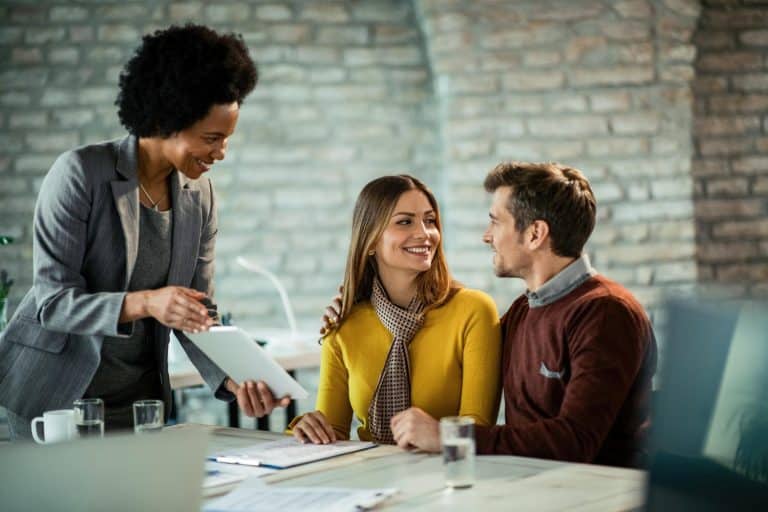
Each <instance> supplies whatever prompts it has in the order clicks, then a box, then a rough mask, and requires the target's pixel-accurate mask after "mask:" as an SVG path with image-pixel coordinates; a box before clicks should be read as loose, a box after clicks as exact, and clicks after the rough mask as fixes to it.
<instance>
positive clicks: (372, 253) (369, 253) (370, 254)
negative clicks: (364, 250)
mask: <svg viewBox="0 0 768 512" xmlns="http://www.w3.org/2000/svg"><path fill="white" fill-rule="evenodd" d="M374 254H376V251H368V256H373V255H374Z"/></svg>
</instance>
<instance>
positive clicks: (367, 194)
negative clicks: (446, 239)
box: [337, 174, 461, 325]
mask: <svg viewBox="0 0 768 512" xmlns="http://www.w3.org/2000/svg"><path fill="white" fill-rule="evenodd" d="M409 190H418V191H420V192H421V193H423V194H424V195H425V196H426V197H427V200H428V201H429V204H430V205H431V206H432V210H434V212H435V225H436V226H437V229H438V231H440V232H441V233H442V224H441V221H440V210H439V209H438V206H437V200H436V199H435V196H434V195H433V194H432V192H431V191H430V190H429V189H428V188H427V186H426V185H424V183H422V182H421V181H419V180H418V179H416V178H414V177H413V176H408V175H407V174H400V175H397V176H383V177H381V178H377V179H375V180H373V181H371V182H370V183H368V184H367V185H366V186H365V187H363V190H362V191H360V195H358V196H357V202H356V203H355V210H354V213H353V214H352V237H351V239H350V242H349V252H348V253H347V265H346V268H345V270H344V291H343V293H342V299H341V315H340V322H339V324H337V325H340V324H341V322H343V321H344V318H346V317H347V315H349V313H350V311H352V308H353V307H354V305H355V304H357V303H358V302H361V301H364V300H368V299H370V297H371V291H372V290H373V279H374V277H375V276H376V260H375V259H374V257H373V256H372V255H370V254H369V252H370V251H372V250H373V249H374V248H375V247H376V243H377V242H378V241H379V238H381V235H382V233H384V230H385V229H386V227H387V224H388V223H389V220H390V218H391V217H392V213H393V212H394V210H395V206H396V205H397V201H398V200H399V199H400V196H402V195H403V194H404V193H405V192H407V191H409ZM460 286H461V285H460V284H459V283H457V282H455V281H453V279H452V278H451V274H450V272H449V270H448V264H447V263H446V261H445V254H444V252H443V241H442V237H441V239H440V243H438V244H437V247H436V248H435V256H434V258H433V259H432V265H431V266H430V268H429V270H427V271H425V272H422V273H421V274H419V275H418V277H417V278H416V290H417V291H416V293H417V296H418V298H419V299H420V300H421V301H422V302H423V303H424V305H425V310H429V309H431V308H435V307H438V306H441V305H442V304H444V303H445V302H446V301H447V300H448V299H449V298H450V297H451V295H452V294H453V293H454V292H455V291H456V290H458V289H459V288H460Z"/></svg>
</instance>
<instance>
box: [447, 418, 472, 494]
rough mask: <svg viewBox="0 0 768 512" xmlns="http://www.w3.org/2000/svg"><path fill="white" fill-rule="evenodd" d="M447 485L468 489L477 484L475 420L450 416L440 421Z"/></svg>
mask: <svg viewBox="0 0 768 512" xmlns="http://www.w3.org/2000/svg"><path fill="white" fill-rule="evenodd" d="M440 444H441V446H442V448H443V469H444V470H445V485H446V486H448V487H451V488H453V489H466V488H469V487H472V485H473V484H474V483H475V420H474V419H472V418H470V417H467V416H448V417H445V418H442V419H441V420H440Z"/></svg>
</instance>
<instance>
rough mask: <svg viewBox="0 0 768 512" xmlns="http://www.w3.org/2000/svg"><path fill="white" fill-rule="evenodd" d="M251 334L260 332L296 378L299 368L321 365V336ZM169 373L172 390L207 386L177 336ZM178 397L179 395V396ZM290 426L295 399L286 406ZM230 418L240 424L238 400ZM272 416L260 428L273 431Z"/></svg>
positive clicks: (233, 423) (273, 332)
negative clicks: (319, 340) (271, 426)
mask: <svg viewBox="0 0 768 512" xmlns="http://www.w3.org/2000/svg"><path fill="white" fill-rule="evenodd" d="M248 332H249V333H251V334H254V333H257V335H255V336H254V339H259V340H262V339H264V340H266V341H267V344H266V346H265V347H264V348H265V349H266V350H267V351H268V352H269V353H270V355H271V356H272V357H274V358H275V360H276V361H277V362H278V363H279V364H280V366H282V367H283V368H285V370H286V371H288V373H289V374H290V375H291V376H292V377H293V378H296V371H297V370H303V369H315V368H319V367H320V345H319V344H318V343H317V338H318V336H317V335H316V334H311V333H303V334H300V336H299V337H298V339H294V340H290V341H286V340H285V339H284V338H281V337H280V336H281V335H282V334H283V333H284V332H285V331H282V330H277V329H272V330H258V331H254V330H252V329H248ZM168 373H169V376H170V381H171V389H172V390H174V391H181V390H183V389H185V388H190V387H194V386H203V385H205V381H203V378H202V376H201V375H200V373H199V372H198V371H197V368H195V366H194V365H193V364H192V363H191V362H190V361H189V359H188V358H187V357H186V354H185V353H184V350H183V349H182V348H181V347H180V346H179V345H178V342H177V341H176V340H175V339H173V338H172V339H171V349H170V350H169V355H168ZM254 379H255V380H258V373H257V371H254ZM176 398H178V397H176ZM285 413H286V427H287V424H288V423H289V422H290V421H291V420H292V419H293V418H294V417H295V416H296V413H297V409H296V401H295V400H293V401H291V403H290V405H288V407H286V409H285ZM228 417H229V426H230V427H239V426H240V412H239V410H238V407H237V402H236V401H233V402H230V403H229V404H228ZM269 423H270V421H269V416H265V417H263V418H259V419H258V420H257V428H258V429H259V430H269V428H270V424H269Z"/></svg>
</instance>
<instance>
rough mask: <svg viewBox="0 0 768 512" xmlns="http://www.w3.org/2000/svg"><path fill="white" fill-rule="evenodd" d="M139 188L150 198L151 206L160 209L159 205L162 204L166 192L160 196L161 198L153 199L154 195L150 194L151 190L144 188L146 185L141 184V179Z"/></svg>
mask: <svg viewBox="0 0 768 512" xmlns="http://www.w3.org/2000/svg"><path fill="white" fill-rule="evenodd" d="M139 188H140V189H141V191H142V192H144V195H145V196H147V199H149V202H150V203H152V204H151V206H150V208H153V209H155V210H159V208H158V207H157V205H158V204H160V201H162V200H163V199H165V194H163V195H162V197H160V199H158V200H157V201H155V200H154V199H152V196H151V195H149V192H147V189H145V188H144V185H142V184H141V181H139Z"/></svg>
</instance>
